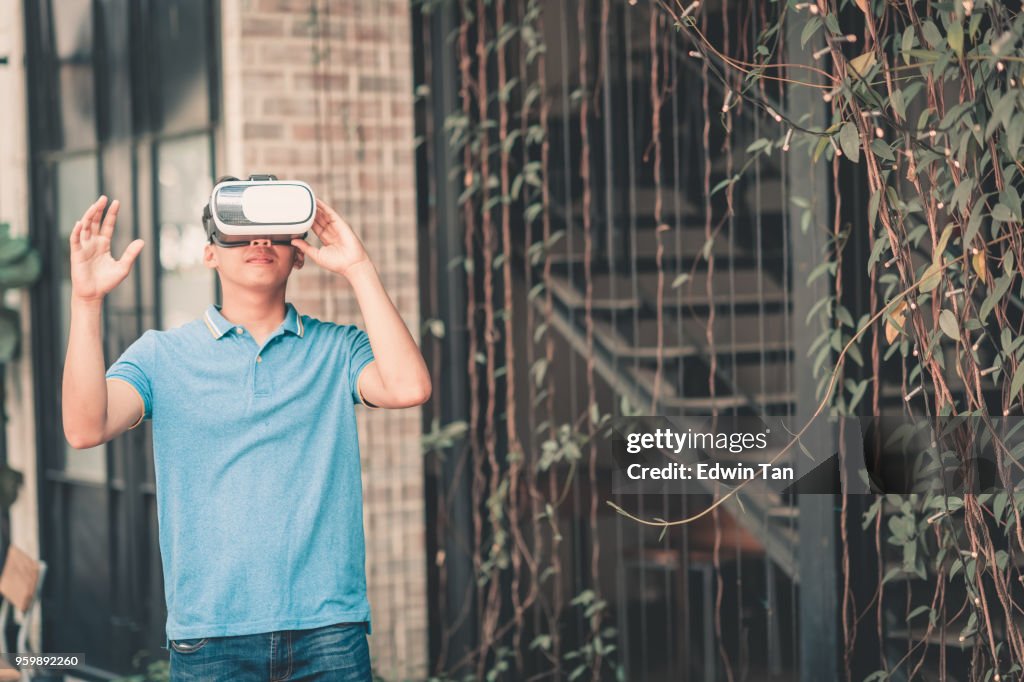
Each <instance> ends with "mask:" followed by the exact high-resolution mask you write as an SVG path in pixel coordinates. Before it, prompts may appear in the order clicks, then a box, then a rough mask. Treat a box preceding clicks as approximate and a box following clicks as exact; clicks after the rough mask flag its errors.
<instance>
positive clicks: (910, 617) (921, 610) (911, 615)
mask: <svg viewBox="0 0 1024 682" xmlns="http://www.w3.org/2000/svg"><path fill="white" fill-rule="evenodd" d="M931 610H932V607H931V606H929V605H928V604H925V605H924V606H918V607H917V608H916V609H914V610H913V611H911V612H910V613H908V614H907V622H908V623H909V622H910V621H911V620H913V619H914V618H916V617H918V616H920V615H921V614H922V613H928V612H929V611H931Z"/></svg>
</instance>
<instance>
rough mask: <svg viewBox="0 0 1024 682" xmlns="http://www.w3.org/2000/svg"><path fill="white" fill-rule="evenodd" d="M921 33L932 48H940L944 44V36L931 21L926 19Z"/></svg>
mask: <svg viewBox="0 0 1024 682" xmlns="http://www.w3.org/2000/svg"><path fill="white" fill-rule="evenodd" d="M921 33H923V34H924V39H925V40H927V41H928V44H929V45H930V46H931V47H938V46H939V45H940V44H941V43H942V34H941V33H939V29H938V27H937V26H936V25H935V22H933V21H932V20H931V19H925V20H924V23H922V24H921Z"/></svg>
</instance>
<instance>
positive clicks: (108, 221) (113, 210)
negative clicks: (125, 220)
mask: <svg viewBox="0 0 1024 682" xmlns="http://www.w3.org/2000/svg"><path fill="white" fill-rule="evenodd" d="M120 208H121V202H120V201H118V200H117V199H114V200H113V201H112V202H110V209H109V210H108V211H107V217H106V218H104V219H103V226H102V227H101V228H100V234H102V235H104V236H106V237H110V236H111V235H113V234H114V223H115V222H116V221H117V211H118V209H120Z"/></svg>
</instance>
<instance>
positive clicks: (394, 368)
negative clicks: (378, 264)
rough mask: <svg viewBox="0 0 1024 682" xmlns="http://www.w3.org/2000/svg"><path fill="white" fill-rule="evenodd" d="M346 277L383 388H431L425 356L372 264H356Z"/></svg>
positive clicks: (396, 389)
mask: <svg viewBox="0 0 1024 682" xmlns="http://www.w3.org/2000/svg"><path fill="white" fill-rule="evenodd" d="M347 277H348V280H349V282H350V283H351V284H352V289H353V291H354V292H355V295H356V300H357V301H358V302H359V309H360V310H361V311H362V313H363V320H364V321H365V322H366V333H367V335H368V336H369V337H370V347H371V348H373V355H374V358H375V359H376V360H378V361H379V362H377V369H378V371H379V372H380V376H381V381H383V383H384V385H385V386H386V387H387V388H388V389H389V390H395V391H401V390H402V389H403V388H410V389H418V388H420V387H422V386H424V385H429V384H430V374H429V372H428V371H427V366H426V363H425V362H424V361H423V354H422V353H421V352H420V349H419V347H418V346H417V345H416V341H415V340H414V339H413V338H412V335H411V334H409V330H408V328H406V326H405V322H404V321H402V316H401V315H399V314H398V309H396V308H395V304H394V303H392V301H391V297H389V296H388V293H387V291H386V290H385V289H384V284H383V282H381V280H380V275H379V274H378V273H377V269H376V268H375V267H374V265H373V263H372V262H370V261H366V262H365V263H363V264H360V265H357V266H356V269H355V270H354V271H350V272H349V273H348V274H347Z"/></svg>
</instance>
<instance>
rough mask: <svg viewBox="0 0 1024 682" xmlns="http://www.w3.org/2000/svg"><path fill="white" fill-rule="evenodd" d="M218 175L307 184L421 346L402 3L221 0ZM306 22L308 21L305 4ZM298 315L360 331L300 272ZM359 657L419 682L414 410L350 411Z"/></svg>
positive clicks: (325, 284)
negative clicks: (349, 230) (357, 498)
mask: <svg viewBox="0 0 1024 682" xmlns="http://www.w3.org/2000/svg"><path fill="white" fill-rule="evenodd" d="M221 4H222V48H223V52H222V56H223V63H222V73H223V92H224V102H223V104H224V109H223V111H224V125H223V128H222V131H221V132H222V137H221V140H220V141H219V142H220V145H219V147H220V150H221V153H220V160H219V163H218V169H217V170H218V173H219V174H231V175H237V176H240V177H241V176H245V175H247V174H249V173H254V172H269V173H276V174H277V175H278V177H282V178H299V179H303V180H306V181H308V182H309V183H310V184H311V185H312V186H313V188H314V190H315V191H316V192H317V194H318V196H320V197H322V198H323V199H325V200H326V201H327V202H328V203H329V204H331V205H332V206H333V207H334V208H335V209H336V210H337V211H338V212H339V213H340V214H341V215H342V216H343V217H345V218H346V219H347V220H348V221H349V223H350V224H351V225H352V226H353V228H354V229H355V231H356V233H357V234H358V235H359V236H360V238H361V239H362V240H363V243H364V244H365V245H366V248H367V250H368V251H369V253H370V256H371V257H372V258H373V260H374V262H375V264H376V266H377V269H378V271H379V272H380V274H381V277H382V279H383V281H384V285H385V287H386V288H387V291H388V293H389V294H390V295H391V298H392V300H393V301H394V302H395V304H396V306H397V307H398V309H399V311H400V312H401V314H402V316H403V318H404V319H405V321H406V323H407V324H408V326H409V329H410V330H411V331H412V333H413V337H414V338H416V339H419V325H420V318H419V308H418V294H417V286H418V282H417V267H416V249H417V245H416V207H415V167H414V157H413V137H414V133H413V111H412V95H413V85H412V83H413V77H412V54H411V50H412V39H411V33H410V10H409V4H408V2H407V0H330V1H329V2H328V1H325V0H319V1H318V2H315V3H313V2H310V0H222V3H221ZM314 4H315V5H316V6H317V10H318V17H317V19H318V23H315V22H314V21H313V18H314V15H313V13H312V11H311V5H314ZM289 299H290V300H291V301H292V302H293V303H295V305H296V307H297V308H298V309H299V311H300V312H302V313H306V314H309V315H313V316H315V317H320V318H321V319H326V320H332V321H337V322H345V323H356V324H359V325H360V326H363V320H362V318H361V316H360V312H359V309H358V306H357V304H356V301H355V298H354V297H353V295H352V292H351V289H350V288H349V286H348V284H347V282H346V281H345V280H344V279H343V278H341V277H338V276H336V275H333V274H330V273H327V272H325V271H323V270H320V269H319V268H318V267H317V266H316V265H315V264H312V263H308V264H307V267H306V268H304V269H303V270H302V271H301V272H299V273H298V274H297V276H293V280H292V282H291V284H290V286H289ZM358 412H359V414H360V417H359V431H360V447H361V452H362V466H363V489H364V503H365V528H366V540H367V580H368V583H369V599H370V607H371V609H372V612H373V624H374V625H373V634H372V635H371V637H370V650H371V655H372V656H373V658H374V661H375V666H376V669H377V672H379V673H380V674H382V675H384V676H385V677H386V678H387V679H389V680H397V679H405V678H423V677H425V676H426V657H427V600H426V565H425V561H426V560H425V551H426V548H425V515H424V493H423V467H422V457H421V454H420V446H419V436H420V430H421V429H420V410H419V409H418V408H417V409H409V410H398V411H389V410H378V411H368V410H365V409H362V408H360V409H359V410H358Z"/></svg>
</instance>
